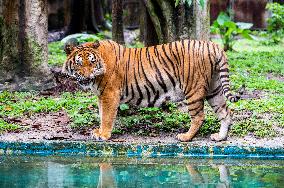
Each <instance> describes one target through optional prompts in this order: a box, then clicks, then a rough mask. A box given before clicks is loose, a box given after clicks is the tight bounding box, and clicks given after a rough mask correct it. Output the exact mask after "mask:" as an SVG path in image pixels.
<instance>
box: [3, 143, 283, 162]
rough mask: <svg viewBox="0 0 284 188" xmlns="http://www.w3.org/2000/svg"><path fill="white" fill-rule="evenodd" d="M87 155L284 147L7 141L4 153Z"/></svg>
mask: <svg viewBox="0 0 284 188" xmlns="http://www.w3.org/2000/svg"><path fill="white" fill-rule="evenodd" d="M7 154H12V155H13V154H14V155H21V154H35V155H65V154H66V155H84V156H111V157H117V156H126V157H132V156H136V157H163V156H177V157H238V158H242V157H246V158H247V157H249V158H275V159H276V158H277V159H284V148H283V147H274V148H273V147H259V146H238V145H226V144H224V145H201V144H195V143H173V144H161V143H152V144H138V143H136V144H133V143H131V144H129V143H114V142H91V141H44V142H42V141H41V142H3V141H0V155H7Z"/></svg>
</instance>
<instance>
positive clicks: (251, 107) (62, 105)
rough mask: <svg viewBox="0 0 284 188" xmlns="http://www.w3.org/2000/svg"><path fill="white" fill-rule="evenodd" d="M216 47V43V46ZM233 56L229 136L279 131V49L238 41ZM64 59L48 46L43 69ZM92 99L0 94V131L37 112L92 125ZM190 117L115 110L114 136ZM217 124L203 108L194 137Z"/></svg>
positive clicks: (76, 126)
mask: <svg viewBox="0 0 284 188" xmlns="http://www.w3.org/2000/svg"><path fill="white" fill-rule="evenodd" d="M217 42H219V41H217ZM234 49H235V51H234V52H228V53H227V55H228V57H229V63H230V71H231V72H230V75H231V83H232V89H233V90H237V89H238V88H239V87H240V86H241V85H242V84H245V86H246V92H245V94H244V96H243V98H244V100H240V101H239V102H237V103H234V104H232V103H229V105H230V107H231V108H232V109H233V110H234V115H233V121H234V125H233V127H232V130H231V133H230V134H232V135H236V136H245V135H248V134H250V135H253V136H255V137H271V136H276V135H280V134H281V133H282V134H283V131H282V130H283V129H282V128H284V46H283V43H282V44H280V45H277V46H264V45H261V44H260V43H259V42H258V41H248V40H239V41H237V42H236V44H235V47H234ZM64 60H65V55H64V54H63V49H62V44H60V43H59V42H54V43H50V44H49V64H50V65H51V66H60V65H61V64H62V63H63V62H64ZM96 102H97V98H96V97H95V96H93V95H92V93H89V92H87V93H84V92H75V93H69V92H64V93H61V94H58V95H53V96H45V95H41V94H39V93H37V92H16V93H10V92H2V93H0V132H6V131H15V130H17V131H19V130H24V129H29V125H23V124H22V123H21V121H18V120H17V121H13V120H14V119H19V118H29V117H31V116H33V115H35V114H37V113H52V112H58V111H65V112H66V113H67V114H68V116H69V118H70V120H71V121H70V124H69V126H70V127H71V128H72V129H73V130H74V131H78V130H82V129H88V128H90V127H93V126H98V124H99V118H98V109H97V103H96ZM189 124H190V117H189V116H188V114H186V113H182V112H180V111H178V109H177V107H176V105H175V104H168V105H167V106H165V107H163V109H161V108H140V109H135V110H133V109H129V107H128V106H127V105H121V106H120V110H119V117H118V119H117V122H116V127H115V129H114V131H113V132H114V133H115V134H118V135H120V134H125V133H127V134H136V135H150V136H156V135H158V134H159V133H161V132H167V133H168V132H176V131H177V130H178V131H179V132H183V131H186V130H187V129H188V128H189ZM219 126H220V124H219V122H218V121H217V119H216V117H215V115H214V114H213V112H212V110H211V109H210V108H209V107H208V105H206V121H205V124H204V125H203V126H202V128H201V130H200V132H199V134H200V135H202V136H203V135H208V134H210V133H214V132H216V131H217V130H218V128H219Z"/></svg>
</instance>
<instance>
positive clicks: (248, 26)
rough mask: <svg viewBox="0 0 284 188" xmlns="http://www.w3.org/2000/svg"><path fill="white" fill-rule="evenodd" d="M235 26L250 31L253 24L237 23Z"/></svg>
mask: <svg viewBox="0 0 284 188" xmlns="http://www.w3.org/2000/svg"><path fill="white" fill-rule="evenodd" d="M236 25H237V26H238V27H239V28H240V29H250V28H251V27H252V26H253V24H252V23H246V22H237V23H236Z"/></svg>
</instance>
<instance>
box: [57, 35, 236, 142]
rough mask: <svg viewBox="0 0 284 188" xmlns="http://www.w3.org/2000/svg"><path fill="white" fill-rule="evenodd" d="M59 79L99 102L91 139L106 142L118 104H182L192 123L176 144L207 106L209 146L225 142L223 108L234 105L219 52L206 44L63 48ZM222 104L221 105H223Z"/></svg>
mask: <svg viewBox="0 0 284 188" xmlns="http://www.w3.org/2000/svg"><path fill="white" fill-rule="evenodd" d="M64 50H65V52H66V55H67V60H66V61H65V62H64V63H63V67H62V74H64V75H67V76H69V77H70V78H72V79H75V80H76V81H77V82H78V83H79V85H81V87H82V88H84V89H90V90H92V91H93V92H94V94H95V95H97V96H98V107H99V116H100V126H99V128H95V129H93V130H92V136H93V138H94V139H97V140H102V141H106V140H108V139H110V138H111V132H112V129H113V126H114V122H115V119H116V116H117V111H118V107H119V105H120V104H121V103H128V104H130V105H135V106H142V107H143V106H144V107H153V106H161V105H162V104H163V102H164V101H168V100H171V101H173V102H177V101H185V102H184V103H185V105H186V107H187V108H188V113H189V115H190V117H191V125H190V128H189V130H188V132H185V133H179V134H177V136H176V138H177V139H178V140H179V141H182V142H187V141H191V140H192V139H193V138H194V136H195V135H196V134H197V132H198V130H199V129H200V127H201V126H202V124H203V122H204V120H205V113H204V102H205V100H207V102H208V103H209V105H210V106H211V107H212V108H213V110H214V112H215V114H216V115H217V117H218V119H219V120H220V122H221V126H220V130H219V132H218V133H214V134H211V135H210V138H211V140H213V141H222V140H226V139H227V136H228V131H229V128H230V126H231V124H232V120H231V111H230V109H229V108H228V106H227V105H226V99H227V100H228V101H230V102H237V101H238V100H239V98H240V97H239V96H238V94H236V95H235V94H233V93H232V92H231V90H230V80H229V65H228V60H227V57H226V54H225V52H224V50H223V49H222V48H221V47H219V46H218V45H217V44H215V43H213V42H211V41H200V40H181V41H175V42H170V43H167V44H161V45H156V46H150V47H143V48H127V47H125V46H123V45H120V44H118V43H116V42H114V41H112V40H101V41H96V42H87V43H84V44H80V45H77V44H74V43H73V44H68V45H65V49H64ZM225 98H226V99H225Z"/></svg>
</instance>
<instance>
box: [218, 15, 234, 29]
mask: <svg viewBox="0 0 284 188" xmlns="http://www.w3.org/2000/svg"><path fill="white" fill-rule="evenodd" d="M229 21H231V19H230V17H229V16H228V15H227V14H226V13H224V12H221V13H220V14H219V16H218V18H217V22H218V24H219V25H221V26H223V25H224V23H225V22H229Z"/></svg>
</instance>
